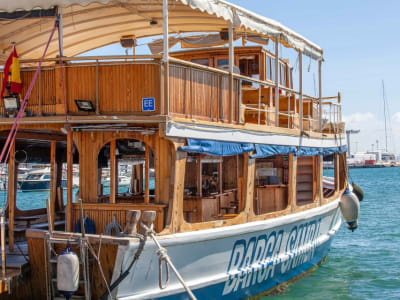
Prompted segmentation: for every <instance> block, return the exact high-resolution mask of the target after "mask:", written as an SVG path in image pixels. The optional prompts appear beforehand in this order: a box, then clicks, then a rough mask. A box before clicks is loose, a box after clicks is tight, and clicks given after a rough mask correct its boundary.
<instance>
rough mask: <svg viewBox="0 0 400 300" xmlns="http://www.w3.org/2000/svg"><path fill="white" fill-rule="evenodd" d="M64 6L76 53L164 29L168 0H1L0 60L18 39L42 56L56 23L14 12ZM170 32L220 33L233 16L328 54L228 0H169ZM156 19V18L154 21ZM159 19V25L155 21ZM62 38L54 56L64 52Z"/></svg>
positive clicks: (308, 50) (243, 27)
mask: <svg viewBox="0 0 400 300" xmlns="http://www.w3.org/2000/svg"><path fill="white" fill-rule="evenodd" d="M54 6H58V7H62V8H63V9H62V15H63V41H64V54H65V55H67V56H75V55H78V54H80V53H83V52H86V51H88V50H91V49H94V48H98V47H101V46H105V45H108V44H112V43H115V42H118V41H119V39H120V37H121V36H123V35H134V36H136V38H141V37H147V36H154V35H160V34H162V0H147V1H146V0H116V1H111V0H0V11H3V13H0V61H1V60H4V58H5V57H6V56H8V54H9V52H10V50H11V42H16V44H17V50H18V52H19V55H20V57H22V58H39V57H40V55H41V54H42V53H43V49H44V46H45V44H46V42H47V39H48V37H49V34H50V32H51V29H52V27H53V24H54V18H51V17H35V18H29V13H26V14H24V15H23V16H17V15H14V16H13V18H9V17H10V14H6V13H5V12H8V13H13V12H16V11H18V10H24V11H31V10H37V9H49V8H52V7H54ZM168 11H169V31H170V33H184V32H219V31H222V30H226V28H227V27H228V24H227V21H231V22H232V23H233V25H234V28H235V32H238V33H239V32H242V33H244V32H246V33H250V34H254V33H257V34H260V35H262V36H264V37H269V38H271V39H273V40H275V39H276V38H279V41H280V42H281V43H282V44H283V45H285V46H286V47H291V48H295V49H297V50H300V51H302V52H303V53H304V54H305V55H307V56H310V57H312V58H314V59H322V49H321V48H320V47H319V46H317V45H315V44H314V43H312V42H310V41H309V40H307V39H306V38H304V37H302V36H301V35H299V34H297V33H296V32H294V31H292V30H290V29H289V28H287V27H285V26H283V25H281V24H280V23H279V22H276V21H274V20H271V19H269V18H266V17H262V16H260V15H258V14H255V13H252V12H250V11H248V10H246V9H243V8H241V7H238V6H236V5H233V4H230V3H228V2H226V1H222V0H169V9H168ZM150 21H153V22H150ZM154 21H156V24H155V22H154ZM57 47H58V44H57V41H56V39H54V40H53V41H52V43H51V44H50V47H49V51H48V55H47V56H48V57H55V56H56V55H57V54H58V48H57Z"/></svg>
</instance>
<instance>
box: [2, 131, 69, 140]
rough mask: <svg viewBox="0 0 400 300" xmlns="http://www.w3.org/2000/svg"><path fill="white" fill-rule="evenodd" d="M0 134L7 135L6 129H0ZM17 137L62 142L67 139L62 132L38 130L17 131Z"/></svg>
mask: <svg viewBox="0 0 400 300" xmlns="http://www.w3.org/2000/svg"><path fill="white" fill-rule="evenodd" d="M0 136H4V137H6V136H8V131H0ZM16 138H17V139H27V140H41V141H58V142H63V141H66V140H67V137H66V136H65V135H64V134H63V135H61V134H56V133H39V132H27V131H25V132H20V131H18V132H17V136H16Z"/></svg>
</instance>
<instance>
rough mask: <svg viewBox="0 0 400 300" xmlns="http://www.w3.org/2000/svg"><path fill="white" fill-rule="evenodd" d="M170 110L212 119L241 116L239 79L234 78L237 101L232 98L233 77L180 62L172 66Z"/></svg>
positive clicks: (179, 113)
mask: <svg viewBox="0 0 400 300" xmlns="http://www.w3.org/2000/svg"><path fill="white" fill-rule="evenodd" d="M169 80H170V81H169V89H170V94H169V97H170V112H171V113H172V114H173V115H177V116H185V117H187V118H194V119H202V120H208V121H219V120H222V121H224V122H227V121H229V118H230V115H231V109H232V115H233V118H232V119H233V121H234V122H237V121H238V115H239V94H240V91H239V81H238V80H237V79H235V80H234V89H233V93H234V97H233V104H232V105H230V98H229V76H228V75H223V74H218V73H214V72H210V71H206V70H200V69H196V68H192V67H183V66H179V65H171V66H170V77H169Z"/></svg>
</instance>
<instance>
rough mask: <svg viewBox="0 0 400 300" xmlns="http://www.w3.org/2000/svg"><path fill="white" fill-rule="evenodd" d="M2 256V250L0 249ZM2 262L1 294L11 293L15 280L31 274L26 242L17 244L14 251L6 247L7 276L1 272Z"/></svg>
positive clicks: (0, 276)
mask: <svg viewBox="0 0 400 300" xmlns="http://www.w3.org/2000/svg"><path fill="white" fill-rule="evenodd" d="M0 254H1V249H0ZM1 267H2V262H1V260H0V294H2V293H5V292H8V291H11V283H12V282H13V279H14V278H17V277H23V276H24V275H25V274H27V273H28V272H29V268H30V266H29V258H28V245H27V243H26V242H17V243H16V244H15V247H14V251H10V249H9V248H8V246H6V274H5V276H4V275H3V274H2V272H1Z"/></svg>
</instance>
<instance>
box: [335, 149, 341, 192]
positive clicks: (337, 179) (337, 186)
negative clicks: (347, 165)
mask: <svg viewBox="0 0 400 300" xmlns="http://www.w3.org/2000/svg"><path fill="white" fill-rule="evenodd" d="M334 164H335V193H337V192H339V190H340V176H341V174H340V157H339V154H338V153H335V154H334Z"/></svg>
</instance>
